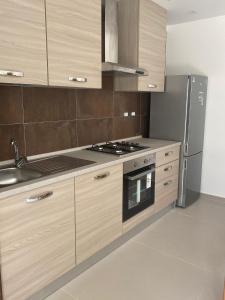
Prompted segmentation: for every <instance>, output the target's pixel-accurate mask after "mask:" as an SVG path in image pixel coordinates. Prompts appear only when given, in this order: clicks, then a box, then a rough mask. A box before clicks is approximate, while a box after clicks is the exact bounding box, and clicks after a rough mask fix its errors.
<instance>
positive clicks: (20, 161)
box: [10, 139, 27, 168]
mask: <svg viewBox="0 0 225 300" xmlns="http://www.w3.org/2000/svg"><path fill="white" fill-rule="evenodd" d="M10 144H11V146H12V147H13V151H14V154H15V166H16V167H17V168H21V167H22V166H24V165H25V164H26V163H27V158H26V156H20V154H19V147H18V145H17V142H16V140H15V139H11V142H10Z"/></svg>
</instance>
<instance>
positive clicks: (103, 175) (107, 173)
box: [94, 172, 110, 180]
mask: <svg viewBox="0 0 225 300" xmlns="http://www.w3.org/2000/svg"><path fill="white" fill-rule="evenodd" d="M109 176H110V172H106V173H104V174H99V175H97V176H95V178H94V179H95V180H101V179H104V178H106V177H109Z"/></svg>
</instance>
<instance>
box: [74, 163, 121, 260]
mask: <svg viewBox="0 0 225 300" xmlns="http://www.w3.org/2000/svg"><path fill="white" fill-rule="evenodd" d="M122 184H123V169H122V164H121V165H117V166H113V167H109V168H105V169H102V170H99V171H97V172H92V173H89V174H85V175H82V176H79V177H77V178H75V203H76V261H77V263H81V262H82V261H84V260H85V259H87V258H88V257H90V256H92V255H93V254H95V253H96V252H97V251H99V250H100V249H102V248H104V247H105V246H107V245H108V244H110V243H111V242H112V241H113V240H115V239H116V238H118V237H119V236H120V235H121V234H122Z"/></svg>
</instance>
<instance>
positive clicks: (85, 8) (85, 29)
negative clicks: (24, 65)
mask: <svg viewBox="0 0 225 300" xmlns="http://www.w3.org/2000/svg"><path fill="white" fill-rule="evenodd" d="M46 19H47V41H48V69H49V85H51V86H68V87H82V88H101V86H102V73H101V65H102V58H101V0H86V1H83V0H64V1H60V0H46Z"/></svg>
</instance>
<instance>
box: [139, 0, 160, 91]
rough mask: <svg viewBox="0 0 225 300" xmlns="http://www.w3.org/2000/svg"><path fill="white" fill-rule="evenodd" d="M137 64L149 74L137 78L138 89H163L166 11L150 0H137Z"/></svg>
mask: <svg viewBox="0 0 225 300" xmlns="http://www.w3.org/2000/svg"><path fill="white" fill-rule="evenodd" d="M139 2H140V6H139V7H140V8H139V9H140V11H139V66H141V67H143V68H145V69H147V70H148V72H149V75H148V76H143V77H139V78H138V90H140V91H160V92H161V91H164V81H165V64H166V11H165V10H164V9H163V8H161V7H160V6H159V5H157V4H156V3H154V2H152V1H150V0H139Z"/></svg>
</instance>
